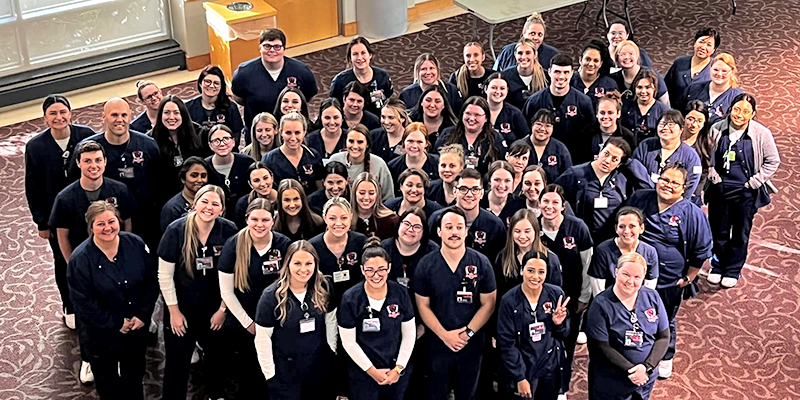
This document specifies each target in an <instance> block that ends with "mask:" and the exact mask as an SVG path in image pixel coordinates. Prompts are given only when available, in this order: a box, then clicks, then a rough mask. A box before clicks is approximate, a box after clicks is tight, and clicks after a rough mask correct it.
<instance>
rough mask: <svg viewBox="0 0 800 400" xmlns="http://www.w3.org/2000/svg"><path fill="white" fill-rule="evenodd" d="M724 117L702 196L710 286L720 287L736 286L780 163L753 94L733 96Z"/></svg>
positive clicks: (716, 130)
mask: <svg viewBox="0 0 800 400" xmlns="http://www.w3.org/2000/svg"><path fill="white" fill-rule="evenodd" d="M712 73H713V72H712ZM728 114H729V117H728V118H727V119H725V120H723V121H722V122H719V123H717V124H715V125H714V126H713V127H712V130H711V135H712V138H713V140H714V144H715V148H716V150H715V151H714V167H713V170H712V171H709V179H710V180H711V183H712V185H711V186H710V187H709V189H708V191H707V192H706V201H707V202H708V220H709V222H710V223H711V229H712V234H713V237H714V257H713V258H712V259H711V273H710V274H709V275H708V281H709V282H710V283H712V284H716V283H720V284H721V285H722V287H724V288H731V287H733V286H735V285H736V283H737V282H738V279H739V276H740V275H741V271H742V267H743V266H744V262H745V260H746V259H747V245H748V243H749V242H750V229H751V228H752V227H753V217H754V216H755V214H756V212H758V209H759V208H761V207H763V206H765V205H767V204H769V203H770V198H769V196H770V195H771V194H772V193H775V192H776V191H777V189H776V188H775V186H774V185H773V184H772V182H771V181H770V178H771V177H772V175H773V174H774V173H775V171H777V170H778V166H780V163H781V158H780V155H778V148H777V147H776V146H775V139H774V138H773V136H772V132H770V130H769V128H767V127H765V126H764V125H761V124H760V123H758V122H756V121H753V117H754V116H755V114H756V99H755V98H754V97H753V96H752V95H750V94H741V95H739V96H737V97H736V98H735V99H734V102H733V106H731V108H730V111H729V112H728Z"/></svg>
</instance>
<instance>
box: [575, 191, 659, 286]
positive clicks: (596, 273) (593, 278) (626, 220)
mask: <svg viewBox="0 0 800 400" xmlns="http://www.w3.org/2000/svg"><path fill="white" fill-rule="evenodd" d="M615 230H616V231H617V237H615V238H612V239H608V240H606V241H604V242H602V243H600V244H599V245H597V247H595V249H594V254H592V263H591V264H590V265H589V281H590V282H591V285H592V296H595V297H596V296H597V295H599V294H600V292H602V291H604V290H606V289H608V288H610V287H612V286H614V279H616V277H617V276H616V272H617V260H618V259H619V257H620V256H622V255H623V254H629V253H638V254H640V255H641V256H642V257H644V260H645V261H646V262H647V271H646V272H645V277H644V285H645V286H647V287H649V288H650V289H653V290H655V289H656V284H657V282H658V253H657V252H656V249H655V248H654V247H653V246H651V245H649V244H647V243H645V242H642V241H640V240H639V237H640V236H641V235H642V233H643V232H644V214H642V211H641V210H639V209H638V208H634V207H630V206H624V207H622V208H620V209H619V211H617V215H616V226H615Z"/></svg>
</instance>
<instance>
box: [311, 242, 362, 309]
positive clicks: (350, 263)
mask: <svg viewBox="0 0 800 400" xmlns="http://www.w3.org/2000/svg"><path fill="white" fill-rule="evenodd" d="M324 236H325V232H323V233H320V234H319V235H317V236H314V237H313V238H311V240H309V242H311V245H312V246H314V249H315V250H317V254H318V255H319V270H320V271H321V272H322V274H323V275H325V276H328V277H330V280H331V282H332V283H333V288H334V291H335V292H336V293H338V296H341V295H343V294H344V292H346V291H347V289H350V288H351V287H353V285H355V284H356V283H358V282H361V281H362V280H363V279H362V276H363V275H362V274H361V253H363V252H364V244H365V243H366V242H367V237H366V236H364V235H362V234H360V233H358V232H353V231H350V232H348V233H347V245H345V248H344V252H343V253H342V255H341V256H340V257H336V255H334V254H333V253H331V251H330V250H329V249H328V245H327V244H325V240H324ZM338 271H350V279H348V280H346V281H341V282H335V281H334V277H333V274H334V273H335V272H338ZM340 299H341V298H340V297H336V298H335V303H336V304H338V303H339V300H340Z"/></svg>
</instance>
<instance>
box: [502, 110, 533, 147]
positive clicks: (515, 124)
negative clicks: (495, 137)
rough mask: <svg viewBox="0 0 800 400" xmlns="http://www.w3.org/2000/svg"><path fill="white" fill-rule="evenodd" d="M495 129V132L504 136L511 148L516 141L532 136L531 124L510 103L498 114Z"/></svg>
mask: <svg viewBox="0 0 800 400" xmlns="http://www.w3.org/2000/svg"><path fill="white" fill-rule="evenodd" d="M493 127H494V130H496V131H497V132H500V134H501V135H503V138H504V139H505V141H506V143H507V144H508V146H509V147H510V146H511V144H512V143H514V141H515V140H517V139H522V138H524V137H525V136H528V135H530V134H531V124H529V123H528V121H527V120H526V119H525V116H523V115H522V111H520V109H519V108H517V107H515V106H513V105H511V104H509V103H504V104H503V108H502V109H501V110H500V113H499V114H497V119H495V121H494V125H493Z"/></svg>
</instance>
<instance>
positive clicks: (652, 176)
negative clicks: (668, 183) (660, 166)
mask: <svg viewBox="0 0 800 400" xmlns="http://www.w3.org/2000/svg"><path fill="white" fill-rule="evenodd" d="M660 177H661V175H659V174H657V173H655V172H653V173H652V174H650V180H651V181H653V183H658V178H660Z"/></svg>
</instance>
